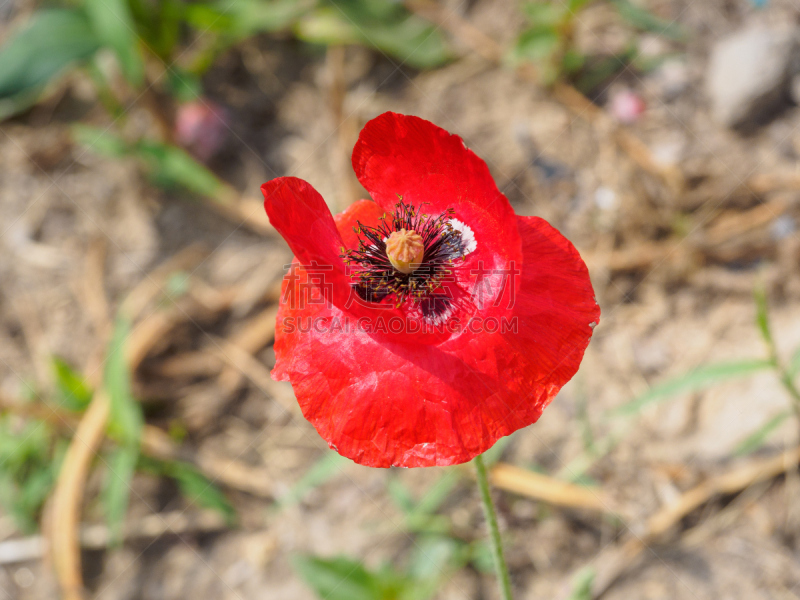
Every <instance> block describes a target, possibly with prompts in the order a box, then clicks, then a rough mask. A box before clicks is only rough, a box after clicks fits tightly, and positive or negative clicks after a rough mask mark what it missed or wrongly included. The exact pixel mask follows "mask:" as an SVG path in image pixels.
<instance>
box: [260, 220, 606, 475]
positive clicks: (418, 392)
mask: <svg viewBox="0 0 800 600" xmlns="http://www.w3.org/2000/svg"><path fill="white" fill-rule="evenodd" d="M362 208H364V207H362ZM355 212H357V210H354V211H353V213H351V214H347V213H346V214H345V215H343V218H342V219H341V221H340V223H339V225H340V227H342V226H346V225H349V223H347V221H348V220H349V219H352V217H353V214H355ZM517 231H518V233H519V235H520V237H521V239H522V248H523V252H522V254H523V260H522V264H521V266H520V268H519V271H520V274H519V279H520V285H519V288H518V290H517V291H516V293H515V295H514V296H512V297H510V298H508V297H504V300H505V299H509V300H510V301H511V302H512V304H513V306H512V307H511V310H510V312H509V313H508V315H507V318H508V319H510V320H509V321H507V322H506V323H505V327H506V329H507V330H506V331H503V329H502V327H503V323H501V322H498V323H490V322H484V323H482V324H476V323H474V322H472V325H473V329H475V330H474V331H471V330H470V329H469V328H468V327H466V326H467V324H466V323H463V324H462V325H463V326H464V330H463V331H462V332H461V333H460V334H458V335H456V336H453V337H451V338H450V339H449V340H447V341H446V342H444V343H443V344H440V345H415V344H396V343H391V342H386V341H385V338H376V337H374V336H371V335H369V334H367V333H365V332H363V331H360V330H358V328H357V327H355V323H352V322H348V317H347V315H346V314H345V313H343V312H341V311H340V310H339V309H337V308H336V307H332V308H328V307H326V306H325V305H310V306H309V305H307V306H305V307H304V308H303V309H297V308H293V307H292V306H289V305H287V304H284V303H282V304H281V309H280V312H279V316H278V322H279V326H278V330H277V334H276V342H275V353H276V357H277V366H276V368H275V371H274V372H273V374H274V375H275V376H276V377H278V378H281V379H289V380H290V381H291V383H292V387H293V388H294V391H295V395H296V396H297V399H298V402H299V403H300V407H301V408H302V411H303V414H304V415H305V416H306V418H307V419H308V420H309V421H310V422H311V423H312V424H313V425H314V427H315V428H316V429H317V431H318V432H319V433H320V435H321V436H322V437H323V438H324V439H325V440H326V441H327V442H328V444H329V445H330V446H331V448H334V449H336V450H337V451H338V452H339V453H340V454H342V455H344V456H347V457H349V458H351V459H352V460H354V461H356V462H358V463H360V464H363V465H367V466H372V467H389V466H392V465H394V466H404V467H421V466H433V465H439V466H442V465H451V464H457V463H462V462H466V461H468V460H470V459H472V458H473V457H475V456H476V455H477V454H480V453H481V452H484V451H485V450H487V449H488V448H489V447H491V446H492V445H493V444H494V443H495V442H496V441H497V440H498V439H499V438H500V437H502V436H505V435H508V434H510V433H512V432H513V431H516V430H517V429H519V428H521V427H525V426H527V425H529V424H531V423H533V422H535V421H536V420H537V419H538V418H539V416H540V415H541V412H542V410H543V409H544V407H545V406H547V404H548V403H549V402H550V401H551V400H552V399H553V397H554V396H555V395H556V393H557V392H558V390H559V389H560V388H561V387H562V386H563V385H564V384H565V383H566V382H567V381H568V380H569V379H570V378H571V377H572V376H573V375H574V374H575V372H576V371H577V369H578V366H579V365H580V361H581V358H582V356H583V353H584V350H585V349H586V346H587V345H588V343H589V339H590V338H591V334H592V329H593V327H594V325H596V323H597V321H598V319H599V315H600V310H599V307H598V306H597V304H596V302H595V300H594V293H593V291H592V286H591V282H590V281H589V275H588V272H587V270H586V266H585V265H584V263H583V261H582V260H581V258H580V256H579V255H578V252H577V251H576V250H575V248H574V247H573V246H572V244H571V243H570V242H569V241H567V240H566V239H565V238H564V237H563V236H561V234H559V233H558V232H557V231H556V230H555V229H553V228H552V227H551V226H550V225H548V224H547V223H546V222H545V221H543V220H541V219H538V218H535V217H519V218H517ZM288 280H289V278H287V281H285V282H284V288H285V289H291V288H292V287H295V288H296V287H297V286H299V285H300V283H299V282H298V281H297V280H293V281H288ZM303 319H305V320H307V323H303V322H302V320H303ZM298 320H300V322H299V323H298ZM312 323H313V325H312ZM306 324H307V325H308V328H306ZM298 325H299V326H298ZM372 325H374V322H373V323H372ZM477 325H480V326H479V327H477ZM495 325H496V329H497V331H495ZM346 327H349V331H348V330H346V329H345V328H346ZM303 329H307V331H301V330H303ZM509 329H510V330H509ZM490 330H491V331H490Z"/></svg>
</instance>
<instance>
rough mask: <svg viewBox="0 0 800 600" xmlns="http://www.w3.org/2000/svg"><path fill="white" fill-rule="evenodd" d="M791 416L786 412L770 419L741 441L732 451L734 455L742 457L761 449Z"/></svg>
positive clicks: (789, 412) (790, 413)
mask: <svg viewBox="0 0 800 600" xmlns="http://www.w3.org/2000/svg"><path fill="white" fill-rule="evenodd" d="M791 416H792V412H791V411H788V410H787V411H785V412H782V413H779V414H777V415H775V416H774V417H772V418H771V419H770V420H769V421H767V422H766V423H764V424H763V425H762V426H761V427H759V428H758V429H757V430H756V431H755V432H753V433H751V434H750V435H748V436H747V437H746V438H745V439H744V440H742V441H741V442H740V443H739V444H738V445H737V446H736V448H735V449H734V451H733V453H734V455H735V456H744V455H746V454H750V453H751V452H755V451H756V450H758V449H759V448H761V446H763V445H764V444H765V443H766V441H767V439H768V438H769V436H770V435H772V434H773V433H774V432H775V430H776V429H778V427H780V426H781V425H783V423H784V421H786V419H788V418H789V417H791Z"/></svg>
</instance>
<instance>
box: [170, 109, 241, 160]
mask: <svg viewBox="0 0 800 600" xmlns="http://www.w3.org/2000/svg"><path fill="white" fill-rule="evenodd" d="M228 119H229V115H228V111H227V110H226V109H225V108H224V107H222V106H220V105H219V104H217V103H215V102H212V101H211V100H206V99H200V100H196V101H193V102H187V103H186V104H181V105H180V106H179V107H178V113H177V115H176V116H175V141H177V142H178V144H180V145H181V146H183V147H184V148H186V149H187V150H188V151H189V152H191V153H192V154H194V155H195V156H196V157H197V158H199V159H200V160H202V161H207V160H209V159H210V158H211V157H212V156H214V155H215V154H216V153H217V152H219V150H220V149H221V148H222V146H223V144H224V143H225V139H226V138H227V136H228Z"/></svg>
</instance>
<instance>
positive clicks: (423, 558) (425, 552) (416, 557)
mask: <svg viewBox="0 0 800 600" xmlns="http://www.w3.org/2000/svg"><path fill="white" fill-rule="evenodd" d="M460 549H461V548H460V545H459V542H458V541H457V540H454V539H453V538H450V537H446V536H443V535H427V536H422V537H420V538H419V539H418V540H417V542H416V543H415V544H414V552H413V553H412V555H411V558H410V560H409V567H408V573H409V575H411V576H412V577H413V578H414V579H417V580H420V581H425V580H431V581H434V582H435V581H436V580H438V579H441V577H442V574H443V573H446V572H447V571H449V570H451V569H453V568H454V567H455V568H460V567H461V566H463V565H462V564H455V563H456V559H457V558H461V557H460V556H459V554H460V552H459V551H460ZM458 562H461V561H458Z"/></svg>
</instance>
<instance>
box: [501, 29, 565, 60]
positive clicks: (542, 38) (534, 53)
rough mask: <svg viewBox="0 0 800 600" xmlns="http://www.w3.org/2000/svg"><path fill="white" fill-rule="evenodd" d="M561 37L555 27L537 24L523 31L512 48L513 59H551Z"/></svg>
mask: <svg viewBox="0 0 800 600" xmlns="http://www.w3.org/2000/svg"><path fill="white" fill-rule="evenodd" d="M560 44H561V37H560V36H559V34H558V30H557V29H556V28H555V27H552V26H547V25H536V26H534V27H530V28H529V29H526V30H525V31H523V32H522V33H521V34H520V36H519V38H517V42H516V44H515V45H514V47H513V48H512V50H511V60H512V61H513V62H520V61H525V60H531V61H534V62H538V61H542V60H545V59H549V58H550V57H551V56H552V55H553V54H554V53H555V52H556V51H557V50H558V48H559V46H560Z"/></svg>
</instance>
